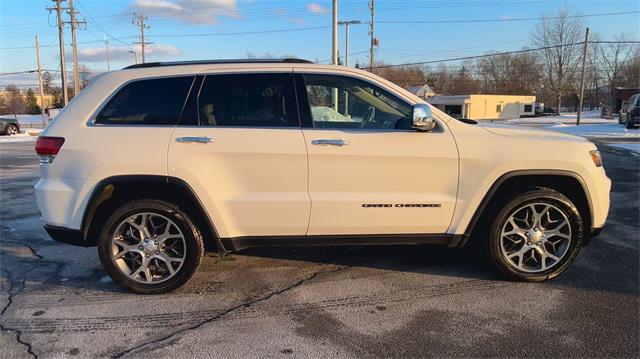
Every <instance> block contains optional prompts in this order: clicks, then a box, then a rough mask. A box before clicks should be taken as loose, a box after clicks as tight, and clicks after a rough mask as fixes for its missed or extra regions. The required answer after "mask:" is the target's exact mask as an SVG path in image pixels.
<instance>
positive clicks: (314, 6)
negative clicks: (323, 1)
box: [307, 2, 329, 15]
mask: <svg viewBox="0 0 640 359" xmlns="http://www.w3.org/2000/svg"><path fill="white" fill-rule="evenodd" d="M307 9H309V11H311V12H312V13H314V14H316V15H326V14H327V13H329V9H327V8H326V7H324V6H322V5H320V4H318V3H315V2H312V3H309V5H307Z"/></svg>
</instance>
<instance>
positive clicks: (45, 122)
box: [36, 35, 47, 128]
mask: <svg viewBox="0 0 640 359" xmlns="http://www.w3.org/2000/svg"><path fill="white" fill-rule="evenodd" d="M36 62H37V63H38V85H39V86H40V114H41V119H42V128H45V127H46V126H47V121H46V120H45V118H44V86H43V85H42V67H41V66H40V41H39V40H38V35H36Z"/></svg>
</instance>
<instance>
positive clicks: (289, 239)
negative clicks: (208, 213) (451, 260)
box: [222, 234, 462, 251]
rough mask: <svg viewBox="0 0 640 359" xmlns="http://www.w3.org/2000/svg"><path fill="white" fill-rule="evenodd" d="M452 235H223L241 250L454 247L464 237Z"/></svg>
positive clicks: (229, 246)
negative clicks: (265, 248) (390, 246)
mask: <svg viewBox="0 0 640 359" xmlns="http://www.w3.org/2000/svg"><path fill="white" fill-rule="evenodd" d="M461 237H462V236H461V235H453V234H375V235H333V236H259V237H235V238H223V239H222V243H223V244H224V246H225V248H227V249H229V250H232V251H240V250H243V249H246V248H255V247H297V246H300V247H314V246H364V245H408V244H439V245H445V246H452V245H451V244H452V243H456V244H457V242H458V241H459V240H460V239H461Z"/></svg>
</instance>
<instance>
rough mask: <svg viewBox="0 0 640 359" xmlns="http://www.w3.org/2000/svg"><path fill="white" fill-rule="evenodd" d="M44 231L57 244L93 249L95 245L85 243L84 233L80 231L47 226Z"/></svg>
mask: <svg viewBox="0 0 640 359" xmlns="http://www.w3.org/2000/svg"><path fill="white" fill-rule="evenodd" d="M44 230H45V231H47V234H48V235H49V237H51V239H53V240H54V241H57V242H62V243H67V244H72V245H74V246H82V247H91V246H94V245H95V244H92V243H89V242H87V241H85V240H84V236H83V235H82V231H80V230H79V229H70V228H64V227H57V226H50V225H48V224H45V225H44Z"/></svg>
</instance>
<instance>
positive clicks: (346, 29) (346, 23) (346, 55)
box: [338, 20, 362, 66]
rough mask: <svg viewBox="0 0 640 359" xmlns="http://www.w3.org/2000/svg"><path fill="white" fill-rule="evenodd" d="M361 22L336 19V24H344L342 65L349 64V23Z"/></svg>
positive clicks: (359, 22) (358, 22) (356, 23)
mask: <svg viewBox="0 0 640 359" xmlns="http://www.w3.org/2000/svg"><path fill="white" fill-rule="evenodd" d="M358 24H362V22H361V21H359V20H344V21H338V25H344V32H345V44H344V66H349V25H358Z"/></svg>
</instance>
